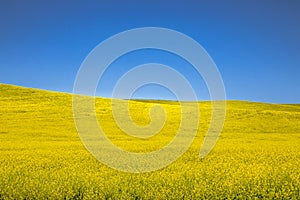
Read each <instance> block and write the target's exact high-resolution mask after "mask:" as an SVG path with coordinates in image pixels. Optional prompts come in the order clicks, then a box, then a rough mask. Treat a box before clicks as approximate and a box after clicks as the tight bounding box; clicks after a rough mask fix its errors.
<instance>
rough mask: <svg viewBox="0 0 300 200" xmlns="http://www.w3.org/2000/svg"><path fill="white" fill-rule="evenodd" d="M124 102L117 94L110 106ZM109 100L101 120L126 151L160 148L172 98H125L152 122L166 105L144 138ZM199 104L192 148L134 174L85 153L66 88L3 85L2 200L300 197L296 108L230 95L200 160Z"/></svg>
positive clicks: (205, 120) (175, 117) (101, 104)
mask: <svg viewBox="0 0 300 200" xmlns="http://www.w3.org/2000/svg"><path fill="white" fill-rule="evenodd" d="M123 104H127V101H125V100H119V101H117V103H116V105H115V108H116V109H118V107H120V108H121V107H123V106H122V105H123ZM110 105H111V99H105V98H97V99H96V113H97V117H98V120H99V124H101V127H102V129H103V130H104V131H105V133H107V137H108V138H109V139H110V140H111V141H112V142H113V143H114V144H115V145H116V146H118V147H120V148H122V149H124V150H127V151H131V152H139V153H141V152H151V151H155V150H158V149H160V148H162V147H164V146H165V145H166V144H168V143H169V142H170V141H172V138H173V137H174V136H175V134H176V132H177V130H178V126H179V123H180V116H181V115H180V106H179V104H178V103H177V102H171V101H130V102H129V105H130V109H129V110H130V114H131V117H132V120H133V121H134V122H135V123H137V124H139V125H147V124H149V123H150V117H149V110H150V109H151V107H152V106H153V105H159V106H161V107H162V108H164V109H165V112H166V115H167V121H166V123H165V125H164V127H163V129H162V130H161V131H160V132H159V133H157V134H156V135H154V136H153V137H151V138H149V139H142V138H135V137H132V136H130V135H128V134H126V133H124V132H123V131H122V130H121V129H120V128H119V127H118V126H117V125H116V123H115V122H114V119H113V116H112V113H111V106H110ZM199 106H200V115H201V116H200V121H199V128H198V130H196V131H197V135H196V137H195V139H194V141H193V143H192V145H191V146H190V148H189V149H188V151H187V152H186V153H185V154H184V155H183V156H181V157H180V158H179V159H178V160H177V161H175V162H174V163H172V164H171V165H169V166H167V167H165V168H163V169H160V170H157V171H154V172H149V173H136V174H133V173H125V172H121V171H117V170H114V169H111V168H109V167H107V166H106V165H104V164H102V163H101V162H99V161H97V160H96V159H95V158H94V157H93V156H92V155H91V154H90V153H89V152H88V151H87V150H86V148H85V147H84V145H83V143H82V142H81V140H80V138H79V136H78V134H77V131H76V128H75V124H74V119H73V113H72V95H70V94H64V93H56V92H49V91H42V90H36V89H28V88H22V87H16V86H11V85H5V84H0V199H255V198H256V199H299V197H300V167H299V166H300V105H283V104H265V103H254V102H246V101H227V112H226V113H227V115H226V120H225V124H224V129H223V131H222V134H221V136H220V138H219V140H218V142H217V145H216V146H215V148H214V149H213V150H212V152H211V153H210V154H209V155H208V156H207V157H205V158H204V159H200V158H199V150H200V147H201V145H202V142H203V139H204V136H205V133H206V131H207V128H208V126H209V122H210V113H211V112H210V108H211V102H199ZM122 112H123V111H122V110H121V109H120V113H122ZM191 120H193V119H191Z"/></svg>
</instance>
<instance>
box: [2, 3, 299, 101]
mask: <svg viewBox="0 0 300 200" xmlns="http://www.w3.org/2000/svg"><path fill="white" fill-rule="evenodd" d="M299 10H300V1H298V0H286V1H284V0H282V1H239V0H236V1H222V0H220V1H214V0H213V1H200V0H199V1H188V0H187V1H184V0H182V1H176V0H172V1H171V0H164V1H158V0H142V1H141V0H120V1H115V0H110V1H108V0H107V1H99V0H97V1H89V0H88V1H77V0H72V1H71V0H69V1H56V0H54V1H38V0H37V1H31V0H27V1H17V0H1V1H0V27H1V28H0V82H1V83H9V84H16V85H21V86H26V87H34V88H42V89H48V90H56V91H65V92H71V91H72V87H73V82H74V79H75V76H76V73H77V70H78V69H79V67H80V64H81V63H82V61H83V60H84V58H85V57H86V56H87V55H88V53H89V52H90V51H91V50H92V49H93V48H94V47H95V46H96V45H97V44H98V43H100V42H101V41H103V40H105V39H107V38H108V37H110V36H112V35H114V34H116V33H119V32H121V31H125V30H127V29H132V28H137V27H145V26H158V27H165V28H170V29H174V30H177V31H180V32H182V33H184V34H186V35H188V36H190V37H192V38H193V39H195V40H196V41H198V42H199V43H200V44H201V45H202V46H203V47H204V48H205V49H206V50H207V52H208V53H209V54H210V55H211V57H212V58H213V59H214V61H215V63H216V64H217V66H218V67H219V70H220V72H221V74H222V76H223V80H224V84H225V87H226V92H227V97H228V99H241V100H252V101H262V102H274V103H300V92H299V91H300V90H299V86H300V12H299ZM144 62H145V63H147V62H159V63H162V64H167V65H172V64H173V65H175V67H174V68H177V69H178V70H179V71H180V70H181V71H182V73H185V74H187V75H188V76H190V79H191V80H192V81H191V82H192V84H194V86H195V88H196V89H197V91H198V92H199V93H197V95H198V96H199V98H200V99H201V98H203V99H207V94H206V92H205V89H203V86H202V84H201V83H200V84H199V85H197V82H194V83H193V80H196V78H197V77H196V75H194V74H193V71H191V70H186V69H187V68H186V67H183V66H184V65H187V64H185V63H183V61H182V60H180V58H177V57H176V56H174V55H171V54H168V53H167V52H159V51H154V50H153V51H151V50H148V51H146V50H145V51H141V52H135V53H132V54H129V55H127V58H125V57H124V58H120V59H119V60H117V61H116V62H115V63H114V65H115V66H114V67H112V69H111V72H112V73H111V74H112V76H111V77H110V78H107V79H106V80H105V79H104V80H103V81H104V83H106V84H105V85H107V87H103V88H102V89H100V90H99V91H98V92H99V95H103V96H109V94H110V90H111V89H112V88H111V87H110V85H111V83H113V82H110V81H111V80H113V79H117V77H118V76H119V75H120V74H121V73H123V72H124V71H126V70H125V69H129V68H130V66H131V65H135V64H142V63H144ZM120 66H122V67H123V68H122V67H120ZM114 74H115V76H114ZM137 93H138V95H137V97H145V98H151V97H154V98H171V96H172V95H171V94H169V93H168V92H166V90H164V89H161V88H158V87H157V86H148V89H147V87H146V88H145V89H144V91H142V90H141V91H140V92H137Z"/></svg>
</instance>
